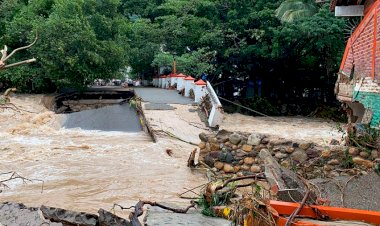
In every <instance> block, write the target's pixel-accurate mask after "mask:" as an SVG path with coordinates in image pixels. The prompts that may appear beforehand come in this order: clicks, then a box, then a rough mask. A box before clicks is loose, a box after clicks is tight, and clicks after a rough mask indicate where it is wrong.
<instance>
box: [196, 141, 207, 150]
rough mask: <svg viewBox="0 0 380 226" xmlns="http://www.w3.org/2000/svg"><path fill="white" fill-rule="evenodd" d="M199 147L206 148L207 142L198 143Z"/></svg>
mask: <svg viewBox="0 0 380 226" xmlns="http://www.w3.org/2000/svg"><path fill="white" fill-rule="evenodd" d="M198 147H199V148H200V149H205V148H206V142H203V141H202V142H200V143H199V144H198Z"/></svg>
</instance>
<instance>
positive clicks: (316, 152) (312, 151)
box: [306, 148, 321, 158]
mask: <svg viewBox="0 0 380 226" xmlns="http://www.w3.org/2000/svg"><path fill="white" fill-rule="evenodd" d="M306 155H307V156H308V157H309V158H317V157H319V156H320V155H321V152H320V151H319V150H317V149H314V148H310V149H307V150H306Z"/></svg>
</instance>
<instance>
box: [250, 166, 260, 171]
mask: <svg viewBox="0 0 380 226" xmlns="http://www.w3.org/2000/svg"><path fill="white" fill-rule="evenodd" d="M251 172H252V173H260V172H261V167H260V166H258V165H253V166H251Z"/></svg>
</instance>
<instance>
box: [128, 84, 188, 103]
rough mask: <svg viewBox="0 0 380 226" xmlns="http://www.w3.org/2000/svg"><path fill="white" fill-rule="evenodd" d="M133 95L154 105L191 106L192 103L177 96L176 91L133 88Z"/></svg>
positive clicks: (186, 98) (185, 98)
mask: <svg viewBox="0 0 380 226" xmlns="http://www.w3.org/2000/svg"><path fill="white" fill-rule="evenodd" d="M134 90H135V93H136V95H137V96H139V97H141V98H142V99H143V100H144V101H145V102H149V103H156V104H192V103H194V101H193V100H192V99H190V98H188V97H184V96H181V95H179V94H178V92H177V91H176V90H167V89H160V88H145V87H135V88H134Z"/></svg>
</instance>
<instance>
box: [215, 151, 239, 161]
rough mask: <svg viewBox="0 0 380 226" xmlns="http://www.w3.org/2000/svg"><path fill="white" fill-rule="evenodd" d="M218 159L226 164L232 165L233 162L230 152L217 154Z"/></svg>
mask: <svg viewBox="0 0 380 226" xmlns="http://www.w3.org/2000/svg"><path fill="white" fill-rule="evenodd" d="M218 159H219V161H221V162H226V163H232V162H233V161H234V160H235V159H234V157H233V155H232V154H231V152H219V156H218Z"/></svg>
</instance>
